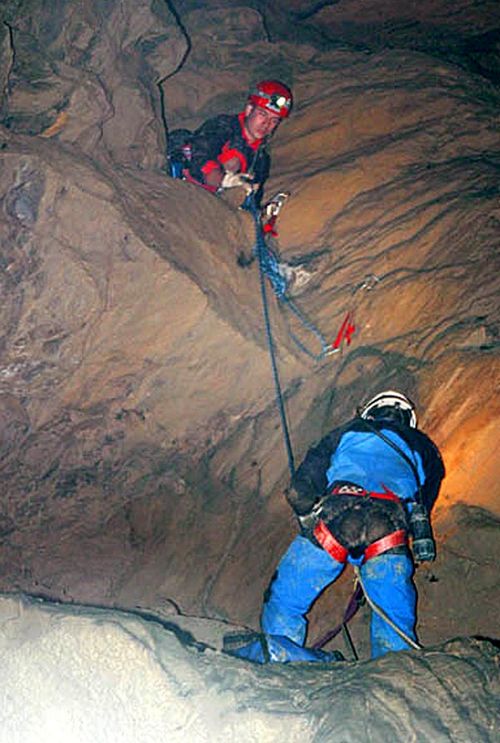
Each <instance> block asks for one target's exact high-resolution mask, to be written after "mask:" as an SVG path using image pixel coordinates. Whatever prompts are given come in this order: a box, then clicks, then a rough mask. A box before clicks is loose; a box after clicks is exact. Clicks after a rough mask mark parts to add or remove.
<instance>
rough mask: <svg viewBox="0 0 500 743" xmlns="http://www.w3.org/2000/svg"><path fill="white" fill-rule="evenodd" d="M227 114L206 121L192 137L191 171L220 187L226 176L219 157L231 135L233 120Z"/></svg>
mask: <svg viewBox="0 0 500 743" xmlns="http://www.w3.org/2000/svg"><path fill="white" fill-rule="evenodd" d="M232 118H233V117H231V116H228V115H226V114H222V115H220V116H215V117H214V118H212V119H208V120H207V121H205V122H204V123H203V124H202V125H201V126H200V127H199V128H198V129H197V130H196V132H195V133H194V135H193V138H192V157H191V163H190V168H189V170H190V172H191V175H192V176H193V177H194V178H197V179H198V180H200V181H203V182H204V183H207V184H208V185H210V186H216V187H219V186H220V185H221V181H222V178H223V176H224V168H223V167H222V166H221V164H220V162H219V160H218V159H217V158H218V156H219V154H220V152H221V150H222V148H223V146H224V144H225V143H226V142H227V141H228V139H229V138H230V137H231V133H232V127H231V120H232Z"/></svg>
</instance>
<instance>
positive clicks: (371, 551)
mask: <svg viewBox="0 0 500 743" xmlns="http://www.w3.org/2000/svg"><path fill="white" fill-rule="evenodd" d="M407 541H408V540H407V539H406V531H405V530H404V529H398V530H397V531H393V532H391V533H390V534H387V535H386V536H385V537H382V538H381V539H377V541H376V542H372V543H371V544H370V545H368V547H367V548H366V549H365V554H364V558H365V559H364V560H363V562H367V561H368V560H371V559H372V557H377V556H378V555H381V554H383V553H384V552H387V550H391V549H392V548H393V547H402V546H403V545H404V544H407Z"/></svg>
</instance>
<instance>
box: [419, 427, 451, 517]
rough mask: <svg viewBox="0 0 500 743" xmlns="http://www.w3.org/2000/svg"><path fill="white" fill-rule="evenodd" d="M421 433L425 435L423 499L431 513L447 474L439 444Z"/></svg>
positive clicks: (423, 448) (422, 453) (422, 454)
mask: <svg viewBox="0 0 500 743" xmlns="http://www.w3.org/2000/svg"><path fill="white" fill-rule="evenodd" d="M420 433H421V432H420ZM421 435H422V436H423V437H424V442H423V446H422V450H421V456H422V464H423V468H424V472H425V482H424V484H423V485H422V499H423V504H424V506H425V507H426V509H427V512H428V513H429V514H430V512H431V509H432V507H433V505H434V503H435V501H436V498H437V497H438V493H439V488H440V487H441V482H442V480H443V478H444V476H445V468H444V463H443V460H442V458H441V454H440V453H439V449H438V448H437V446H436V445H435V444H434V443H433V441H431V439H430V438H429V437H428V436H426V435H425V434H423V433H421Z"/></svg>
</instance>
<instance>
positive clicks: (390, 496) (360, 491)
mask: <svg viewBox="0 0 500 743" xmlns="http://www.w3.org/2000/svg"><path fill="white" fill-rule="evenodd" d="M383 488H384V492H383V493H372V492H371V491H370V490H365V489H364V488H360V487H359V488H358V487H353V489H352V490H349V486H348V485H336V486H335V487H334V488H333V490H332V491H331V495H357V496H358V497H361V498H366V497H368V498H379V499H380V500H391V501H394V502H395V503H399V502H400V499H399V498H398V496H397V495H396V493H393V492H392V490H389V488H386V487H385V485H384V486H383Z"/></svg>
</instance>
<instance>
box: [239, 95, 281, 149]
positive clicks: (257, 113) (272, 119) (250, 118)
mask: <svg viewBox="0 0 500 743" xmlns="http://www.w3.org/2000/svg"><path fill="white" fill-rule="evenodd" d="M280 121H281V117H280V116H278V114H273V113H272V111H267V110H266V109H265V108H260V106H253V105H252V104H248V105H247V107H246V108H245V129H246V133H247V135H248V138H249V139H250V141H251V142H254V141H255V140H256V139H264V137H268V136H269V135H270V134H272V133H273V132H274V130H275V129H276V127H277V126H278V124H279V123H280Z"/></svg>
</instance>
